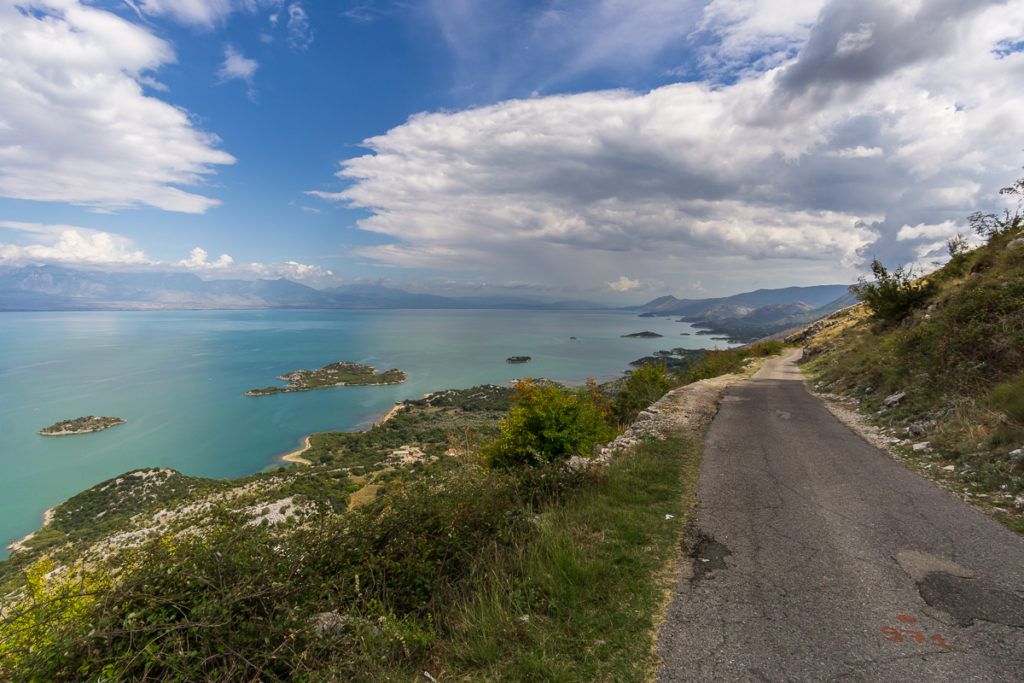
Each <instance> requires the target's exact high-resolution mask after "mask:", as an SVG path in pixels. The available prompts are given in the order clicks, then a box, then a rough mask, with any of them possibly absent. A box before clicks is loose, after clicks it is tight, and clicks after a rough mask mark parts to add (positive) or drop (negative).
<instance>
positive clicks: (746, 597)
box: [659, 352, 1024, 681]
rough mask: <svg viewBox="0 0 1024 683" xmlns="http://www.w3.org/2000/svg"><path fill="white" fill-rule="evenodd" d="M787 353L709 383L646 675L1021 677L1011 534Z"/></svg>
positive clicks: (1021, 561)
mask: <svg viewBox="0 0 1024 683" xmlns="http://www.w3.org/2000/svg"><path fill="white" fill-rule="evenodd" d="M798 354H799V352H793V353H790V354H789V355H787V356H786V357H785V358H782V359H778V360H773V361H769V362H768V363H766V365H765V366H764V368H762V370H761V371H760V372H759V373H758V374H757V375H756V376H755V377H754V379H752V380H750V381H746V382H739V383H737V384H734V385H732V386H731V387H729V388H728V389H727V390H726V392H725V394H724V395H723V397H722V404H721V409H720V410H719V413H718V415H717V416H716V417H715V419H714V421H713V422H712V424H711V427H710V429H709V431H708V433H707V437H706V447H705V454H704V465H703V469H702V471H701V476H700V480H699V484H698V489H697V490H698V494H699V498H700V504H699V507H698V512H697V522H696V528H695V529H694V533H693V534H692V539H691V544H690V547H691V552H692V554H693V558H692V570H690V569H688V565H687V566H684V572H683V573H684V576H683V577H682V579H681V581H680V583H679V585H678V587H677V589H676V593H675V595H674V596H673V601H672V604H671V605H670V607H669V610H668V614H667V618H666V621H665V623H664V624H663V626H662V628H661V633H660V640H659V652H660V654H661V656H662V658H663V661H664V663H663V665H662V667H661V669H660V671H659V680H660V681H709V680H751V681H764V680H768V681H788V680H868V681H1022V680H1024V539H1022V538H1021V537H1019V536H1017V535H1015V534H1014V533H1012V532H1011V531H1009V530H1007V529H1005V528H1004V527H1002V526H1000V525H999V524H997V523H995V522H993V521H992V520H990V519H989V518H988V517H986V516H985V515H983V514H982V513H980V512H978V511H976V510H974V509H973V508H971V507H969V506H967V505H965V504H964V503H962V502H961V501H960V500H958V499H957V498H955V497H954V496H952V495H951V494H949V493H947V492H945V491H943V490H941V489H939V488H938V487H936V486H934V485H932V484H931V483H929V482H928V481H926V480H925V479H923V478H922V477H920V476H918V475H916V474H914V473H912V472H910V471H909V470H907V469H905V468H903V467H901V466H900V465H899V464H897V463H896V462H894V461H893V460H892V459H891V458H890V457H889V456H887V455H886V454H885V453H883V452H881V451H879V450H878V449H876V448H874V447H873V446H871V445H869V444H868V443H867V442H866V441H864V440H863V439H861V438H860V437H859V436H858V435H856V434H855V433H854V432H852V431H850V430H849V429H848V428H847V427H845V426H844V425H842V424H841V423H840V422H839V421H838V420H836V418H834V417H833V416H832V414H831V413H830V412H828V410H827V409H826V408H825V406H824V405H823V404H822V403H821V401H820V400H819V399H817V398H815V397H814V396H812V395H811V394H810V393H809V392H808V391H807V389H806V388H805V386H804V383H803V381H802V379H801V377H800V373H799V371H798V370H797V369H796V366H795V359H796V357H797V356H798Z"/></svg>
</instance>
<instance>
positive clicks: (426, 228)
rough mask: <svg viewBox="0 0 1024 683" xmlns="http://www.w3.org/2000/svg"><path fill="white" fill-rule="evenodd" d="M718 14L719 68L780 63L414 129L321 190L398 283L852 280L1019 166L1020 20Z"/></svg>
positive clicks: (955, 8) (413, 123) (833, 8)
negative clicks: (432, 273)
mask: <svg viewBox="0 0 1024 683" xmlns="http://www.w3.org/2000/svg"><path fill="white" fill-rule="evenodd" d="M755 4H756V3H755ZM713 5H714V7H716V8H717V9H716V12H717V14H716V13H711V12H710V10H708V9H706V10H705V18H706V22H707V27H706V30H708V31H717V32H718V33H717V34H716V35H719V36H724V37H722V38H721V42H720V43H719V44H718V45H717V47H716V48H715V49H717V50H718V52H716V53H714V54H716V55H718V57H716V58H717V59H720V60H721V61H722V63H723V64H724V63H726V62H728V60H729V59H732V55H743V54H745V55H747V56H748V57H749V56H750V55H754V54H757V53H758V52H759V50H761V49H762V48H763V50H762V52H763V51H775V52H773V54H776V55H777V56H778V57H777V59H773V60H769V62H768V63H767V64H766V65H764V68H763V69H762V70H760V71H755V72H749V73H745V74H744V75H743V77H741V78H739V79H738V80H735V81H734V82H730V83H725V84H722V83H712V82H685V83H675V84H670V85H666V86H663V87H659V88H655V89H653V90H651V91H649V92H631V91H626V90H615V91H599V92H588V93H580V94H573V95H558V96H549V97H534V98H530V99H522V100H508V101H503V102H499V103H497V104H493V105H490V106H485V107H479V108H474V109H468V110H463V111H455V112H437V113H424V114H419V115H416V116H413V117H411V118H410V119H409V120H408V121H407V122H406V123H405V124H403V125H401V126H398V127H396V128H394V129H392V130H390V131H387V133H385V134H383V135H379V136H376V137H373V138H370V139H368V140H366V141H365V143H364V144H365V145H366V147H368V149H369V153H367V154H365V155H363V156H359V157H355V158H351V159H346V160H344V161H342V162H341V169H340V170H339V172H338V173H337V177H338V178H339V179H340V180H341V181H342V182H343V186H342V187H341V188H340V189H338V190H332V189H330V188H328V189H319V190H314V191H311V192H310V193H311V194H314V195H316V196H319V197H321V198H323V199H326V200H331V201H341V202H343V203H345V204H346V205H348V206H350V207H353V208H360V209H364V210H367V211H369V212H370V213H371V215H370V216H369V217H368V218H366V219H363V220H362V221H360V222H359V227H360V228H362V229H364V230H367V231H371V232H375V233H379V234H382V235H386V236H389V237H390V238H391V241H390V242H389V243H386V244H383V245H378V246H368V247H362V248H360V249H358V250H357V255H360V256H363V257H367V258H370V259H373V260H375V261H377V262H378V263H380V264H383V265H391V266H400V267H408V268H434V269H443V270H452V269H459V268H462V269H467V270H492V271H495V272H497V273H515V272H522V271H523V270H524V269H532V270H533V274H534V275H541V276H546V277H548V278H549V279H552V280H554V281H565V280H567V279H569V278H575V277H578V276H579V275H580V273H581V272H583V270H584V269H583V268H582V267H577V266H576V265H574V264H579V263H586V264H588V267H589V268H590V270H591V271H592V272H591V273H590V277H592V278H598V277H600V278H601V281H602V282H608V281H609V280H614V278H615V277H617V276H618V275H619V273H621V272H622V270H623V268H624V266H628V267H629V268H630V270H631V271H632V272H644V273H645V274H646V273H650V274H651V275H652V276H655V277H658V278H660V279H670V278H671V277H675V278H676V279H677V281H679V282H680V284H681V283H682V281H683V280H679V279H678V278H685V277H687V275H688V274H689V276H690V277H699V278H701V279H705V278H709V277H716V275H717V276H718V277H719V278H721V277H731V276H736V274H737V273H739V272H744V271H746V272H751V273H753V272H760V273H766V274H768V275H769V276H771V275H772V274H774V275H775V276H776V279H777V280H778V279H783V278H784V279H786V280H789V281H790V283H792V282H793V281H794V280H795V279H799V278H801V277H803V278H805V281H806V280H810V279H811V278H812V277H813V278H814V279H817V280H818V281H819V282H820V281H822V280H821V279H820V278H821V277H827V278H829V280H830V281H836V282H842V281H844V280H846V281H851V280H852V279H853V278H854V277H855V275H856V273H857V272H858V270H859V269H860V268H861V267H862V266H863V263H864V262H865V260H866V259H869V258H870V254H871V253H872V252H874V253H876V254H880V255H883V256H885V257H887V258H890V257H891V259H892V260H894V261H904V262H905V261H907V260H909V259H910V258H912V257H913V256H914V255H915V253H916V251H917V249H918V247H919V246H920V243H922V242H923V241H924V240H926V239H928V238H927V237H926V236H924V235H921V236H918V237H916V238H915V239H900V238H899V237H898V235H899V232H900V228H901V226H904V225H917V224H928V225H938V224H942V223H943V222H945V221H951V220H953V221H956V220H962V219H963V217H964V216H966V214H967V213H969V212H970V211H971V210H972V209H973V208H975V207H976V206H977V205H978V204H981V203H984V202H988V201H991V199H992V196H993V194H992V192H991V191H990V190H994V189H995V188H998V187H1000V186H1002V185H1005V184H1006V182H1007V180H1008V179H1009V178H1012V174H1013V173H1014V172H1015V170H1014V169H1015V168H1017V167H1018V166H1019V158H1018V157H1016V156H1014V155H1013V154H1012V153H1008V150H1016V149H1018V148H1019V139H1018V137H1019V136H1018V131H1020V130H1022V129H1024V93H1021V91H1020V89H1019V88H1018V87H1016V84H1018V83H1019V82H1020V79H1021V78H1022V77H1024V53H1020V52H1013V53H1008V54H1007V53H1005V51H1004V53H997V52H996V51H994V48H995V47H996V46H998V45H1005V44H1006V41H1007V40H1011V39H1013V38H1014V37H1015V36H1019V35H1021V34H1024V2H1020V0H1016V1H1015V2H1011V3H1009V5H1006V4H1001V3H992V2H973V1H972V2H967V0H962V1H961V0H949V2H946V3H943V9H942V10H941V11H940V8H937V7H935V6H933V5H932V4H929V3H920V4H919V5H917V6H916V9H915V7H911V6H908V5H906V4H904V3H898V2H895V1H892V2H888V1H883V0H879V1H878V2H872V3H865V4H863V5H861V4H857V5H850V4H848V3H843V2H840V1H839V0H833V2H829V3H806V4H805V5H801V9H800V11H796V10H793V11H782V12H781V15H780V16H781V19H780V18H778V17H776V18H774V19H773V18H772V17H769V16H768V15H765V14H763V13H755V16H753V17H751V18H749V19H743V18H741V16H740V14H739V12H740V10H742V9H743V8H744V7H749V6H750V4H749V3H743V2H739V1H738V0H737V1H732V2H726V1H724V0H722V1H719V2H715V3H713ZM773 6H775V5H773ZM556 19H557V17H555V18H553V19H552V21H555V20H556ZM782 19H784V20H785V21H782ZM922 27H924V28H925V29H927V30H928V31H932V33H933V34H934V35H935V36H941V37H942V40H938V41H937V40H934V39H933V36H932V34H923V33H921V31H922ZM794 45H796V46H798V47H799V49H794V48H793V46H794ZM758 46H760V48H759V47H758ZM776 61H777V62H778V63H777V64H776V63H775V62H776ZM725 263H728V264H729V268H730V270H728V271H723V270H722V269H721V267H720V266H721V265H722V264H725ZM712 264H718V266H713V265H712ZM716 267H717V268H718V270H717V271H716V270H715V268H716ZM673 273H678V274H679V275H677V276H672V274H673ZM823 274H824V275H823Z"/></svg>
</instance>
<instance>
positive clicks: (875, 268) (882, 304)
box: [850, 259, 934, 323]
mask: <svg viewBox="0 0 1024 683" xmlns="http://www.w3.org/2000/svg"><path fill="white" fill-rule="evenodd" d="M871 272H872V273H874V275H875V281H874V282H867V281H866V279H865V278H863V277H862V278H860V280H859V281H858V284H856V285H853V286H852V287H850V291H851V292H853V294H854V296H856V297H857V298H858V299H859V300H860V301H863V302H864V304H865V305H866V306H867V307H868V309H869V310H870V311H871V314H872V315H873V316H874V317H875V318H877V319H879V320H881V321H883V322H889V323H897V322H899V321H901V320H903V318H905V317H907V315H908V314H909V313H910V312H911V311H912V310H914V309H915V308H918V307H919V306H921V305H922V304H923V303H924V302H925V301H927V300H928V297H930V296H931V295H932V292H933V291H934V285H933V284H932V283H931V282H928V281H926V280H923V279H915V278H914V273H913V271H912V270H911V269H910V268H906V267H904V266H899V267H898V268H896V270H894V271H892V272H890V271H889V270H888V269H887V268H886V267H885V266H884V265H882V262H881V261H879V260H878V259H875V260H873V261H872V262H871Z"/></svg>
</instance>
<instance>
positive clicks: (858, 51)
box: [777, 0, 1006, 106]
mask: <svg viewBox="0 0 1024 683" xmlns="http://www.w3.org/2000/svg"><path fill="white" fill-rule="evenodd" d="M1003 4H1006V0H926V1H924V2H921V3H920V4H919V5H918V6H917V7H916V8H915V3H910V2H908V3H899V2H897V3H894V2H886V1H883V0H857V1H856V2H850V1H849V0H833V1H832V2H830V3H829V4H828V5H826V6H825V7H824V8H823V9H822V11H821V14H820V15H819V17H818V21H817V22H815V25H814V28H813V30H812V31H811V33H810V36H809V38H808V40H807V44H806V45H805V46H804V47H803V49H802V50H801V51H800V53H799V55H798V57H797V58H796V60H795V61H794V62H793V63H792V64H790V65H789V66H787V67H786V68H785V69H784V70H783V71H782V73H781V75H780V77H779V81H778V83H779V90H778V92H777V97H778V98H779V99H780V100H782V101H783V102H790V101H792V100H794V99H797V98H803V97H806V98H810V99H811V100H813V101H815V102H816V103H817V106H820V105H821V103H823V102H824V101H826V100H827V99H829V98H831V97H833V96H836V95H839V94H841V93H843V92H844V91H847V90H850V89H857V88H861V87H866V86H869V85H870V84H872V83H874V82H876V81H878V80H879V79H881V78H884V77H885V76H887V75H889V74H892V73H894V72H896V71H898V70H900V69H902V68H905V67H908V66H911V65H913V64H916V63H919V62H922V61H926V60H928V59H931V58H934V57H936V56H939V55H943V54H948V53H950V52H953V51H955V49H956V46H957V43H958V42H959V41H960V39H961V36H960V30H959V29H960V27H961V26H962V21H963V20H964V19H965V18H967V17H969V16H971V15H974V14H977V13H978V12H981V11H982V10H984V9H986V8H987V7H990V6H993V5H1003Z"/></svg>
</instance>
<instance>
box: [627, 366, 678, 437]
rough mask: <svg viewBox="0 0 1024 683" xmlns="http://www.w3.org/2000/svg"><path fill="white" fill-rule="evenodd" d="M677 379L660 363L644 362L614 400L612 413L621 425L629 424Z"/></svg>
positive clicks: (674, 383)
mask: <svg viewBox="0 0 1024 683" xmlns="http://www.w3.org/2000/svg"><path fill="white" fill-rule="evenodd" d="M676 385H677V381H676V380H675V379H674V378H672V377H670V376H669V374H668V372H667V370H666V369H665V366H664V365H662V364H660V363H655V364H644V365H641V366H640V367H639V368H637V369H636V370H634V371H633V372H632V373H631V374H630V376H629V379H628V380H627V381H626V386H625V387H623V389H622V391H620V392H619V394H618V395H617V396H616V397H615V399H614V400H613V401H612V414H613V415H614V417H615V421H616V422H617V423H618V425H619V426H620V427H622V426H626V425H629V424H630V423H631V422H632V421H633V420H634V419H636V416H637V415H638V414H639V413H640V411H641V410H643V409H644V408H646V407H647V406H649V405H651V404H652V403H654V402H655V401H657V400H658V399H659V398H661V397H662V396H664V395H665V393H666V392H667V391H668V390H669V389H671V388H672V387H674V386H676Z"/></svg>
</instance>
